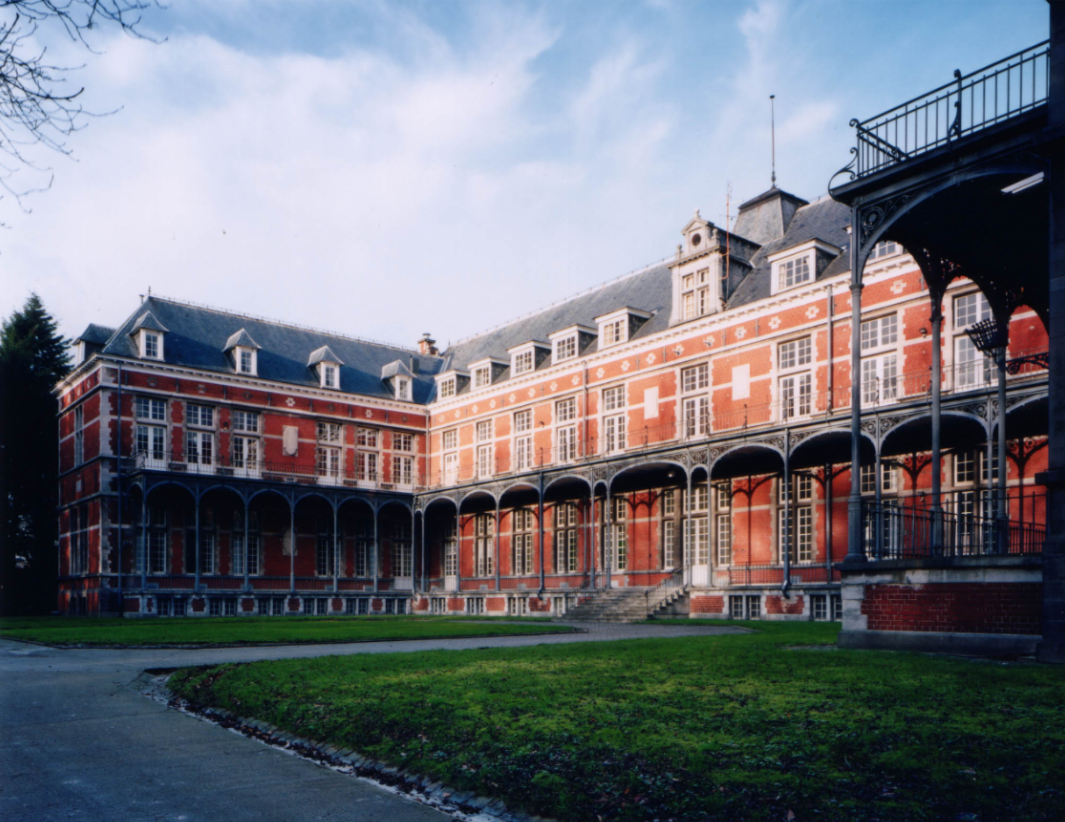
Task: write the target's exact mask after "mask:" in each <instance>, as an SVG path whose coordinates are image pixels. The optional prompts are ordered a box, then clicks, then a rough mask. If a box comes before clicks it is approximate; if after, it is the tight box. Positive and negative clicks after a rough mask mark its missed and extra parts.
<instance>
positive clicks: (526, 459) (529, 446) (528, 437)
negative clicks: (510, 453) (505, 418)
mask: <svg viewBox="0 0 1065 822" xmlns="http://www.w3.org/2000/svg"><path fill="white" fill-rule="evenodd" d="M532 467H533V438H532V410H531V409H529V410H525V411H516V412H514V470H515V471H528V470H529V469H530V468H532Z"/></svg>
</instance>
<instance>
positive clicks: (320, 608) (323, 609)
mask: <svg viewBox="0 0 1065 822" xmlns="http://www.w3.org/2000/svg"><path fill="white" fill-rule="evenodd" d="M314 612H315V613H316V614H317V615H318V616H325V615H326V614H328V613H329V600H328V599H320V600H318V601H317V602H316V603H315V608H314Z"/></svg>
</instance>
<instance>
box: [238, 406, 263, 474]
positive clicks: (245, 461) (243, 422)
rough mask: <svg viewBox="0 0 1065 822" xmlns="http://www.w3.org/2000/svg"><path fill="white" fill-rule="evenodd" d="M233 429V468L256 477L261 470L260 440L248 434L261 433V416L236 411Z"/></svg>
mask: <svg viewBox="0 0 1065 822" xmlns="http://www.w3.org/2000/svg"><path fill="white" fill-rule="evenodd" d="M232 429H233V432H234V433H233V436H232V447H233V468H234V469H236V470H239V471H243V472H246V473H247V474H250V475H256V474H257V472H258V470H259V438H258V437H252V436H248V434H255V433H257V432H258V431H259V415H258V414H256V413H254V412H251V411H234V412H233V415H232Z"/></svg>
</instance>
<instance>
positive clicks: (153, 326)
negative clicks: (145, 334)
mask: <svg viewBox="0 0 1065 822" xmlns="http://www.w3.org/2000/svg"><path fill="white" fill-rule="evenodd" d="M169 330H170V329H168V328H167V327H166V326H165V325H163V324H162V323H161V322H159V320H157V319H156V317H155V315H154V314H153V313H152V312H151V311H145V312H144V313H143V314H141V315H140V317H138V318H137V321H136V322H135V323H133V328H131V329H130V332H129V334H130V336H131V337H132V336H133V335H134V334H136V333H137V332H138V331H158V332H160V333H163V334H165V333H166V332H167V331H169Z"/></svg>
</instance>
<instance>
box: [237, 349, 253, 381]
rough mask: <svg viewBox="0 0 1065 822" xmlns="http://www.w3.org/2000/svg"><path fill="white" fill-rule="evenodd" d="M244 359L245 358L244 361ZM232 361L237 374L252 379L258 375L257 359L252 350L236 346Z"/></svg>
mask: <svg viewBox="0 0 1065 822" xmlns="http://www.w3.org/2000/svg"><path fill="white" fill-rule="evenodd" d="M245 357H246V358H247V359H246V360H245ZM234 360H235V364H236V366H237V373H238V374H244V375H246V376H250V377H254V376H256V374H258V371H259V362H258V360H259V357H258V354H257V352H256V350H255V349H254V348H249V347H247V346H244V345H238V346H237V347H236V350H235V351H234Z"/></svg>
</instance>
